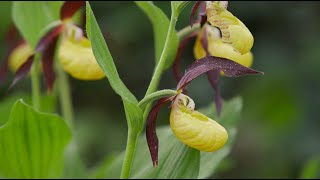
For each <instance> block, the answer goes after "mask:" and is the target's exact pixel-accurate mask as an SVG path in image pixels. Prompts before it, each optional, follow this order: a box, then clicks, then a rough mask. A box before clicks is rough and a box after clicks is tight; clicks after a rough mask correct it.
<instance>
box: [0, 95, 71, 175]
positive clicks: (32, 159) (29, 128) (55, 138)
mask: <svg viewBox="0 0 320 180" xmlns="http://www.w3.org/2000/svg"><path fill="white" fill-rule="evenodd" d="M70 138H71V132H70V129H69V128H68V126H67V125H66V123H65V122H64V120H63V119H61V118H60V117H58V116H57V115H54V114H48V113H41V112H38V111H36V110H34V109H33V108H32V107H30V106H29V105H27V104H26V103H24V102H23V101H22V100H18V101H17V102H16V103H15V104H14V106H13V108H12V111H11V114H10V118H9V120H8V121H7V123H6V124H5V125H3V126H2V127H0V173H1V174H2V175H3V176H5V177H6V178H59V177H60V176H61V173H62V169H63V153H64V149H65V147H66V145H67V143H68V142H69V140H70Z"/></svg>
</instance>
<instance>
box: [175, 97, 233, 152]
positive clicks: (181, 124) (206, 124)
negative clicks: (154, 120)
mask: <svg viewBox="0 0 320 180" xmlns="http://www.w3.org/2000/svg"><path fill="white" fill-rule="evenodd" d="M194 108H195V103H194V102H193V100H192V99H191V98H190V97H188V96H186V95H183V94H179V95H177V97H176V98H175V100H174V102H173V105H172V109H171V114H170V127H171V129H172V131H173V133H174V134H175V136H176V137H177V138H178V139H179V140H180V141H181V142H183V143H184V144H186V145H188V146H190V147H193V148H195V149H198V150H201V151H206V152H213V151H216V150H218V149H220V148H221V147H223V145H224V144H225V143H226V142H227V140H228V133H227V131H226V129H225V128H224V127H223V126H221V125H220V124H219V123H217V122H216V121H214V120H212V119H210V118H209V117H207V116H205V115H203V114H202V113H200V112H198V111H195V110H194Z"/></svg>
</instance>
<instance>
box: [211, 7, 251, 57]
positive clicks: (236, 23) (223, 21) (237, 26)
mask: <svg viewBox="0 0 320 180" xmlns="http://www.w3.org/2000/svg"><path fill="white" fill-rule="evenodd" d="M206 14H207V20H208V22H210V24H211V25H212V26H215V27H218V28H219V29H220V31H221V34H222V41H223V42H224V43H228V44H230V45H232V47H233V48H234V49H235V50H236V51H237V52H239V53H241V54H245V53H247V52H249V51H250V50H251V48H252V46H253V41H254V40H253V36H252V34H251V32H250V31H249V29H248V28H247V27H246V26H245V25H244V24H243V23H242V22H241V21H240V20H239V19H238V18H237V17H235V16H234V15H233V14H232V13H231V12H229V11H228V10H227V8H226V6H225V4H224V3H222V2H219V1H218V2H212V1H206Z"/></svg>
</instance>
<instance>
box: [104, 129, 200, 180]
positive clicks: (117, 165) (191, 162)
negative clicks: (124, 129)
mask: <svg viewBox="0 0 320 180" xmlns="http://www.w3.org/2000/svg"><path fill="white" fill-rule="evenodd" d="M157 132H158V135H159V144H160V147H161V148H160V149H159V164H158V166H157V168H154V167H153V166H152V161H151V158H150V156H149V149H148V145H147V142H146V140H145V134H143V135H141V136H140V137H139V139H138V143H137V146H136V147H137V149H136V153H135V158H134V161H133V165H132V172H131V177H130V178H134V179H138V178H148V179H158V178H161V179H165V178H167V179H178V178H191V179H192V178H197V177H198V174H199V163H200V153H199V151H198V150H195V149H193V148H190V147H188V146H186V145H184V144H183V143H182V142H180V141H179V140H178V139H177V138H176V137H175V136H174V134H173V133H172V131H171V129H170V127H169V126H164V127H160V128H158V129H157ZM123 157H124V152H123V153H121V154H120V155H119V156H118V157H117V158H115V159H114V161H113V162H112V163H111V164H110V165H109V166H108V168H107V169H106V170H105V173H104V176H103V178H119V177H120V172H121V165H122V161H123ZM100 177H102V176H100Z"/></svg>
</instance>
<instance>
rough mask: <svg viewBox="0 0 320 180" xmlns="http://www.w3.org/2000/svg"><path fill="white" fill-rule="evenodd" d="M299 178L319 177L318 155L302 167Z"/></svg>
mask: <svg viewBox="0 0 320 180" xmlns="http://www.w3.org/2000/svg"><path fill="white" fill-rule="evenodd" d="M300 178H301V179H317V178H320V156H317V157H313V158H311V159H310V160H309V161H308V162H307V163H306V164H305V166H304V167H303V169H302V172H301V175H300Z"/></svg>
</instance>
